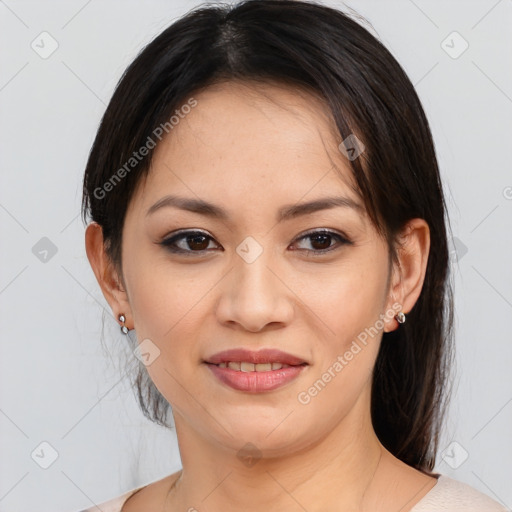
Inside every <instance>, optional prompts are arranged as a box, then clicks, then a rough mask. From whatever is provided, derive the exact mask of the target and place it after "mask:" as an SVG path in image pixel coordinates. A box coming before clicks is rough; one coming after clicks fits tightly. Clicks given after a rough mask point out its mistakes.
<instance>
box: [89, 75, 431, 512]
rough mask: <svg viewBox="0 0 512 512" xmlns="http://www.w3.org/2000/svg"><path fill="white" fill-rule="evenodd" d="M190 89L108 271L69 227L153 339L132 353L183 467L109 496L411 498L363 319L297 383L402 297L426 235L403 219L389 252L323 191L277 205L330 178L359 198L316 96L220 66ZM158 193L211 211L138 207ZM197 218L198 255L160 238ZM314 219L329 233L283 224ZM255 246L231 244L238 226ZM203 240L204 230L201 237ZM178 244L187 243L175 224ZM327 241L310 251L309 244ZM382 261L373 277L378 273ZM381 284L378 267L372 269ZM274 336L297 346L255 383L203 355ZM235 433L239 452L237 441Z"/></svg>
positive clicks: (118, 300)
mask: <svg viewBox="0 0 512 512" xmlns="http://www.w3.org/2000/svg"><path fill="white" fill-rule="evenodd" d="M194 97H195V98H196V100H197V102H198V104H197V106H196V107H195V108H194V109H192V111H191V112H190V113H189V114H188V115H187V116H186V117H184V119H182V120H180V123H179V124H178V125H177V126H175V127H174V129H173V131H172V132H170V134H169V135H168V136H167V137H166V138H164V139H163V140H162V142H161V143H159V145H158V146H157V148H156V150H155V151H156V153H155V155H154V159H153V162H152V167H151V170H150V173H149V175H148V179H147V180H146V181H145V182H144V181H143V182H141V183H140V186H139V187H138V189H137V190H136V193H135V195H134V196H133V198H132V200H131V202H130V204H129V208H128V211H127V214H126V218H125V224H124V228H123V233H122V234H123V245H122V274H121V273H118V272H116V271H115V269H114V265H111V264H110V263H111V262H110V261H109V259H108V256H107V255H106V253H105V251H104V247H103V238H102V232H101V227H100V226H98V225H97V224H95V223H91V224H90V225H89V226H88V228H87V230H86V249H87V255H88V258H89V261H90V263H91V266H92V268H93V270H94V272H95V275H96V277H97V280H98V282H99V284H100V286H101V289H102V291H103V294H104V296H105V298H106V299H107V301H108V303H109V305H110V307H111V308H112V312H113V314H114V316H115V318H118V316H119V314H121V313H123V314H124V315H125V317H126V325H127V326H128V327H129V328H130V329H133V328H135V329H136V333H137V338H138V340H139V342H140V341H142V340H144V339H146V338H149V339H150V340H151V342H152V343H154V344H155V345H156V346H157V347H158V348H159V350H160V355H159V357H157V358H156V359H155V360H154V362H153V363H152V364H151V365H149V366H148V367H147V369H148V372H149V374H150V376H151V378H152V380H153V382H154V383H155V385H156V387H157V388H158V389H159V391H160V392H161V393H162V394H163V395H164V396H165V398H166V399H167V400H168V401H169V403H170V404H171V405H172V409H173V414H174V419H175V425H176V433H177V436H178V443H179V447H180V454H181V459H182V464H183V470H182V471H180V472H178V473H174V474H173V475H170V476H168V477H166V478H164V479H162V480H159V481H157V482H155V483H153V484H150V485H148V486H146V487H144V488H143V489H142V490H141V491H139V492H137V493H136V494H135V495H133V496H132V497H131V498H130V499H129V500H128V501H127V502H126V504H125V505H124V507H123V511H124V512H133V511H140V510H144V509H147V508H148V507H154V510H168V511H171V510H183V511H185V510H189V509H190V510H194V509H191V507H195V509H196V510H201V511H209V512H217V511H223V510H244V511H254V512H255V511H262V510H265V511H266V512H273V511H278V510H279V511H282V510H287V511H303V510H307V511H308V512H317V511H318V512H320V511H325V510H347V511H348V510H354V511H355V510H358V511H370V510H371V511H372V512H379V511H386V512H389V511H394V510H396V511H397V512H398V511H400V512H406V511H408V510H410V509H411V508H412V507H413V505H414V504H415V503H417V502H418V501H419V500H420V499H421V498H422V497H423V496H424V495H425V494H426V493H427V492H428V491H429V490H430V489H431V488H432V487H433V486H434V485H435V483H436V479H435V478H434V477H433V476H430V475H426V474H423V473H422V472H420V471H417V470H416V469H413V468H411V467H409V466H407V465H406V464H404V463H402V462H401V461H399V460H398V459H397V458H395V457H394V456H393V455H392V454H391V453H389V452H388V451H387V450H386V449H385V448H384V447H383V446H382V444H381V443H380V442H379V440H378V438H377V436H376V435H375V432H374V430H373V427H372V424H371V416H370V398H371V395H370V390H371V374H372V370H373V367H374V364H375V359H376V357H377V353H378V349H379V345H380V341H381V337H382V331H383V330H384V331H392V330H394V329H397V328H399V324H398V323H397V321H396V319H395V318H393V316H392V315H389V313H388V314H387V316H385V322H384V325H383V326H382V329H379V332H378V335H377V336H374V337H371V338H370V339H369V341H368V343H367V344H366V345H365V346H364V348H363V349H362V350H361V351H360V352H358V353H357V355H356V356H355V357H354V358H353V359H352V360H351V361H350V362H349V363H348V364H347V365H346V366H345V367H344V368H343V370H342V371H341V372H338V373H337V374H336V377H335V378H332V379H331V381H330V382H329V383H328V384H327V385H326V386H325V387H324V388H323V389H322V390H321V392H319V393H318V394H317V395H316V396H314V397H312V398H311V400H310V402H309V403H308V404H302V403H300V402H299V401H298V399H297V396H298V394H299V392H301V391H304V390H307V389H308V388H310V387H311V386H312V385H313V383H314V382H315V381H316V380H318V379H319V378H320V377H321V376H322V374H323V373H324V372H325V371H326V370H327V369H328V368H329V367H330V366H332V365H333V363H334V362H335V361H336V359H337V357H338V355H343V354H344V353H345V352H346V351H347V350H349V348H350V347H351V344H352V342H353V341H354V340H355V339H356V338H357V336H358V334H359V333H361V332H363V331H364V329H365V328H368V327H370V326H374V325H375V324H376V321H377V320H378V319H379V318H382V316H381V317H379V315H386V312H389V311H391V312H392V314H393V315H394V314H396V312H397V311H398V310H394V309H392V307H393V305H396V304H397V303H398V304H399V305H400V306H401V308H400V309H399V310H401V311H404V312H405V313H407V312H408V311H410V310H411V308H412V307H413V305H414V304H415V302H416V301H417V299H418V297H419V295H420V292H421V288H422V286H423V282H424V278H425V270H426V265H427V259H428V252H429V245H430V237H429V229H428V225H427V223H426V222H425V221H424V220H423V219H413V220H411V221H410V222H409V223H408V224H407V226H405V228H404V230H403V232H402V233H401V237H400V239H401V242H402V247H401V249H400V252H399V261H400V265H399V266H393V267H392V268H391V273H390V274H388V270H389V268H390V267H388V264H389V261H388V253H387V246H386V244H385V242H384V241H383V240H382V239H381V238H379V237H378V235H377V232H376V231H375V228H374V227H373V226H372V224H371V223H370V221H369V219H368V218H367V216H366V214H365V212H364V211H362V212H359V211H357V210H355V209H350V208H341V207H336V208H331V209H324V210H321V211H317V212H314V213H308V214H306V215H302V216H300V217H297V218H294V219H290V220H285V221H282V222H280V223H277V222H276V214H277V210H278V209H279V208H280V207H282V206H283V205H288V204H296V203H301V202H306V201H311V200H313V199H317V198H320V197H325V196H332V195H339V196H345V197H349V198H352V199H353V200H354V201H357V202H359V203H360V204H362V203H361V202H360V198H359V197H358V195H357V193H356V191H355V187H354V181H353V178H352V177H351V173H350V171H349V168H348V165H347V164H348V161H347V160H346V159H345V157H344V156H343V155H342V154H341V152H340V151H339V149H338V145H339V143H340V142H341V140H340V139H339V135H338V136H337V135H336V131H335V126H334V124H333V121H332V119H331V117H330V115H329V112H328V111H327V109H326V107H325V105H324V104H323V103H322V102H321V101H320V100H318V99H317V98H315V97H313V96H311V95H309V94H308V93H306V92H305V91H303V92H301V91H299V90H298V89H289V88H286V87H284V86H278V85H276V84H273V85H272V84H266V85H265V86H263V85H261V84H260V85H258V86H257V87H254V86H251V84H243V83H240V82H228V83H223V84H220V85H219V84H217V85H216V86H213V87H210V88H208V89H206V90H203V91H202V92H200V93H199V94H197V95H194ZM167 194H175V195H180V196H185V197H191V198H195V199H197V198H200V199H204V200H207V201H210V202H213V203H214V204H216V205H219V206H222V207H223V208H225V209H226V210H227V211H228V214H229V218H228V219H226V220H218V219H213V218H209V217H207V216H205V215H201V214H199V213H192V212H188V211H184V210H180V209H177V208H173V207H165V208H161V209H159V210H157V211H156V212H154V213H153V214H152V215H149V216H148V215H146V212H147V210H148V209H149V208H150V207H151V206H152V205H153V204H154V203H156V201H158V200H159V199H161V198H162V197H163V196H165V195H167ZM185 228H186V229H196V230H201V231H205V232H206V234H207V235H209V236H210V237H211V239H207V242H206V243H204V244H203V245H202V246H201V247H202V248H207V250H203V253H202V254H203V256H198V255H197V254H191V255H187V254H184V255H179V254H173V253H171V252H169V250H168V249H167V248H166V247H164V246H162V245H159V242H161V241H162V240H163V239H165V238H169V235H170V234H171V233H173V232H176V231H177V230H182V229H185ZM322 228H325V229H329V230H330V231H334V232H335V233H336V232H337V233H340V234H344V235H346V237H348V238H349V240H350V241H351V242H352V244H341V243H339V241H338V240H337V239H336V238H335V237H334V238H331V239H328V240H327V242H326V241H325V240H324V241H322V240H320V241H319V240H318V239H315V238H311V237H310V238H303V239H302V240H299V238H300V237H301V236H302V235H303V234H304V233H306V232H307V231H311V230H318V229H322ZM247 236H251V237H253V238H254V239H255V240H256V241H257V242H258V243H259V245H260V246H261V247H262V248H263V252H262V253H261V254H260V255H259V257H257V258H256V259H255V261H253V262H251V263H248V262H247V261H245V260H244V259H243V258H242V257H240V256H239V254H238V253H237V252H236V249H237V247H238V246H239V244H241V242H242V241H243V240H244V239H245V238H246V237H247ZM208 240H209V243H208ZM179 246H180V247H181V248H183V249H184V250H187V249H188V250H189V251H193V250H196V251H197V249H195V248H196V247H197V246H194V245H192V246H191V245H187V243H186V239H182V240H181V242H179ZM329 246H330V247H334V249H333V250H331V251H330V252H327V253H325V254H323V255H315V254H313V255H311V254H307V253H306V249H309V250H311V251H317V252H319V251H320V250H321V249H322V248H325V247H329ZM388 278H389V281H388ZM388 284H389V285H388ZM234 347H245V348H249V349H253V350H258V349H260V348H274V347H277V348H279V349H281V350H283V351H285V352H289V353H291V354H294V355H296V356H299V357H301V358H303V359H304V360H306V361H307V362H308V363H309V366H308V367H306V369H305V371H303V372H302V373H301V374H300V375H299V377H298V378H296V379H295V380H293V381H292V382H289V383H288V384H286V385H285V386H283V387H281V388H278V389H276V390H274V391H271V392H265V393H255V394H251V393H245V392H241V391H236V390H233V389H231V388H229V387H227V386H225V385H224V384H222V383H221V382H220V381H218V380H217V379H216V378H215V377H214V376H213V375H212V374H211V372H210V370H209V368H208V367H207V366H206V365H205V364H203V363H202V361H203V360H204V359H206V358H207V357H208V356H211V355H213V354H214V353H216V352H218V351H221V350H225V349H229V348H234ZM248 442H250V443H252V444H253V445H255V446H256V447H257V449H258V450H259V452H258V453H259V455H260V456H261V458H260V459H259V460H258V461H257V462H256V463H255V464H254V465H252V466H250V467H249V466H248V465H246V464H244V463H243V462H242V461H241V460H240V458H239V457H237V453H238V452H239V450H240V449H241V448H242V447H243V446H244V445H246V443H248Z"/></svg>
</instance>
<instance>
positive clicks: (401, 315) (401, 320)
mask: <svg viewBox="0 0 512 512" xmlns="http://www.w3.org/2000/svg"><path fill="white" fill-rule="evenodd" d="M395 318H396V321H397V322H398V323H399V324H403V323H404V322H405V313H404V312H403V311H400V313H398V314H397V315H396V316H395Z"/></svg>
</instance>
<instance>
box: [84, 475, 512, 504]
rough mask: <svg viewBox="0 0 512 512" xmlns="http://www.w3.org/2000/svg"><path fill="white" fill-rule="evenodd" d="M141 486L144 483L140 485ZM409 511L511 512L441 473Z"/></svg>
mask: <svg viewBox="0 0 512 512" xmlns="http://www.w3.org/2000/svg"><path fill="white" fill-rule="evenodd" d="M143 487H144V486H143ZM139 489H142V487H137V488H136V489H132V490H131V491H128V492H125V493H124V494H122V495H121V496H118V497H117V498H114V499H112V500H109V501H106V502H104V503H101V504H99V505H97V506H93V507H90V508H88V509H87V510H82V511H80V512H98V511H99V510H101V511H102V512H121V509H122V508H123V505H124V504H125V503H126V501H127V500H128V498H129V497H130V496H131V495H132V494H135V492H137V491H138V490H139ZM411 512H512V511H511V510H510V509H507V508H505V507H504V506H502V505H500V503H498V502H497V501H494V500H493V499H491V498H489V496H487V495H486V494H483V493H481V492H480V491H477V490H476V489H475V488H473V487H471V486H470V485H467V484H464V483H462V482H459V481H458V480H454V479H452V478H450V477H447V476H444V475H441V476H440V477H439V478H438V479H437V483H436V485H434V487H432V489H431V490H430V491H429V492H428V493H427V494H426V495H425V496H424V497H423V498H422V499H421V500H420V501H419V502H418V503H416V505H415V506H414V507H413V508H412V509H411Z"/></svg>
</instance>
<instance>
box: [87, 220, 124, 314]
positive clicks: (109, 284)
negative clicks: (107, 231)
mask: <svg viewBox="0 0 512 512" xmlns="http://www.w3.org/2000/svg"><path fill="white" fill-rule="evenodd" d="M85 250H86V253H87V258H88V260H89V263H90V265H91V268H92V270H93V272H94V275H95V276H96V280H97V281H98V284H99V285H100V288H101V291H102V293H103V296H104V297H105V299H106V300H107V302H108V303H109V305H110V308H111V309H112V312H113V315H114V318H116V319H117V318H118V316H119V315H120V314H121V313H122V314H123V315H124V316H125V317H126V318H128V316H129V315H130V305H129V302H128V297H127V294H126V291H125V290H124V289H123V288H122V287H121V285H120V282H121V280H120V278H119V275H118V273H117V271H116V270H115V268H114V265H113V263H112V261H111V260H110V258H109V256H108V254H107V252H106V250H105V244H104V240H103V230H102V227H101V226H100V225H99V224H98V223H97V222H91V223H90V224H89V225H88V226H87V228H86V231H85Z"/></svg>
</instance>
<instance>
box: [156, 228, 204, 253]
mask: <svg viewBox="0 0 512 512" xmlns="http://www.w3.org/2000/svg"><path fill="white" fill-rule="evenodd" d="M211 241H213V238H212V237H211V236H209V235H207V234H206V233H203V232H202V231H182V232H180V233H178V234H176V235H174V236H171V237H170V238H167V239H165V240H163V241H162V242H160V245H163V246H164V247H165V248H166V249H167V250H169V251H170V252H173V253H182V254H183V253H203V252H206V251H207V250H208V247H209V246H210V242H211Z"/></svg>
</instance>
